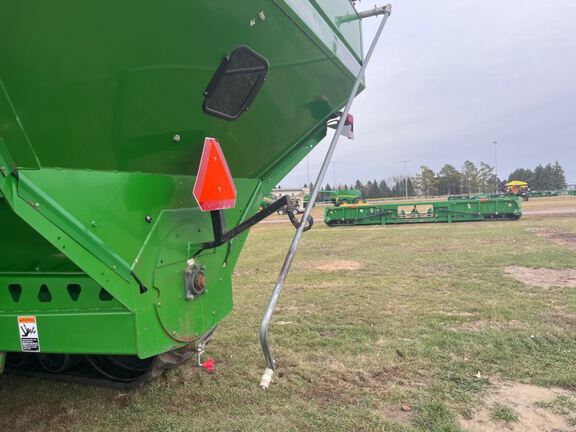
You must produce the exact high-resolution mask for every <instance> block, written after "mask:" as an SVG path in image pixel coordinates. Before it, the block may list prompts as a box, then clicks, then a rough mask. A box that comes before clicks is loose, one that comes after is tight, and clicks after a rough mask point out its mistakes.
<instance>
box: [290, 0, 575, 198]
mask: <svg viewBox="0 0 576 432" xmlns="http://www.w3.org/2000/svg"><path fill="white" fill-rule="evenodd" d="M374 3H375V2H374V1H372V2H370V1H368V0H364V1H363V2H361V3H358V4H357V5H358V9H359V10H364V9H368V8H371V7H372V6H373V5H374ZM376 3H377V4H379V5H382V4H385V3H384V2H383V1H381V0H379V1H377V2H376ZM392 6H393V11H392V16H391V18H390V19H389V20H388V24H387V25H386V28H385V29H384V33H383V35H382V38H381V40H380V44H379V46H378V47H377V49H376V51H375V53H374V56H373V57H372V61H371V63H370V64H369V66H368V71H367V74H366V81H367V89H366V90H365V91H364V92H363V93H362V94H361V95H360V96H358V97H357V98H356V100H355V102H354V105H353V106H352V110H351V112H352V114H353V115H354V119H355V125H354V128H355V134H356V140H354V141H349V140H348V139H346V138H342V139H341V140H340V142H339V144H338V149H337V150H336V153H335V155H334V159H333V160H335V161H336V163H335V165H334V166H335V171H336V182H337V183H351V182H353V181H354V180H356V179H357V178H359V179H361V180H370V179H374V178H377V179H380V178H383V177H384V178H388V177H393V176H395V175H401V174H402V173H403V171H404V168H403V165H402V164H401V163H400V161H401V160H411V162H410V163H409V164H408V171H409V173H410V174H415V173H416V172H418V171H419V169H420V166H421V165H428V166H430V167H431V168H432V169H434V170H439V169H440V168H441V167H442V165H443V164H444V163H450V164H453V165H454V166H456V167H457V168H461V167H462V163H463V162H464V161H465V160H466V159H470V160H472V161H474V162H475V163H476V164H479V163H480V161H486V162H488V163H490V164H491V165H493V164H494V145H493V144H492V142H493V141H498V146H497V148H498V171H499V175H500V177H507V176H508V174H509V173H510V172H511V171H512V170H513V169H515V168H518V167H523V168H534V167H535V166H536V165H537V164H539V163H546V162H553V161H555V160H558V161H559V162H560V163H561V164H562V166H563V167H564V169H565V171H566V176H567V180H568V182H569V183H570V182H571V183H576V148H575V147H576V0H548V1H542V0H538V1H537V0H507V1H504V2H496V1H494V2H486V1H478V0H452V1H438V0H435V1H432V0H398V1H396V2H394V3H393V5H392ZM379 19H380V18H370V19H366V20H365V21H364V42H365V50H367V48H368V47H367V45H368V44H369V43H370V41H371V38H372V36H373V34H374V33H375V31H376V28H377V26H378V20H379ZM331 135H332V132H329V137H328V138H330V137H331ZM328 138H327V139H325V140H324V141H323V142H322V143H321V144H320V145H319V146H318V147H317V148H316V149H315V150H314V151H313V152H312V153H311V155H310V156H309V167H310V180H311V181H313V180H315V179H316V174H317V172H318V170H319V168H320V164H321V161H322V158H323V156H324V153H325V152H326V150H327V148H328V144H329V139H328ZM306 181H307V163H306V160H304V161H303V162H302V163H300V165H299V166H298V167H296V168H295V169H294V171H293V172H292V173H291V174H290V175H289V176H288V177H287V178H286V179H285V180H284V181H283V182H282V183H281V184H282V186H283V187H288V186H298V187H300V186H301V185H302V184H303V183H304V182H306ZM326 182H328V183H333V169H332V167H331V168H330V170H329V172H328V175H327V178H326V180H325V182H324V183H326Z"/></svg>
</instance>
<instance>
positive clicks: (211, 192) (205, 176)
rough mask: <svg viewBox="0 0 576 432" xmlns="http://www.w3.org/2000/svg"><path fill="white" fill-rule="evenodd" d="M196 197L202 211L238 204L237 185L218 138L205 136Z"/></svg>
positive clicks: (231, 206) (196, 185)
mask: <svg viewBox="0 0 576 432" xmlns="http://www.w3.org/2000/svg"><path fill="white" fill-rule="evenodd" d="M194 197H195V198H196V201H198V205H199V206H200V209H201V210H202V211H212V210H223V209H227V208H233V207H234V206H235V205H236V185H235V184H234V180H233V179H232V175H231V174H230V169H229V168H228V164H227V163H226V159H225V158H224V153H222V148H221V147H220V143H219V142H218V140H217V139H216V138H205V139H204V149H203V150H202V158H201V159H200V167H199V168H198V175H197V176H196V183H195V184H194Z"/></svg>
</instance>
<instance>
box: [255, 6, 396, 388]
mask: <svg viewBox="0 0 576 432" xmlns="http://www.w3.org/2000/svg"><path fill="white" fill-rule="evenodd" d="M379 13H380V14H382V15H384V16H383V17H382V21H381V22H380V26H379V27H378V31H377V32H376V35H375V36H374V39H373V40H372V43H371V44H370V48H369V49H368V52H367V53H366V57H365V59H364V63H363V64H362V67H361V68H360V71H359V72H358V75H357V76H356V81H355V83H354V87H353V88H352V91H351V92H350V96H349V98H348V101H347V102H346V105H345V108H344V111H343V112H342V114H341V116H340V120H339V121H338V126H337V127H336V131H335V132H334V136H333V137H332V142H331V143H330V147H329V148H328V152H327V153H326V156H325V157H324V161H323V162H322V167H321V168H320V172H319V173H318V177H317V179H316V182H315V183H314V188H313V190H312V194H311V195H310V200H309V202H308V205H307V206H306V210H305V211H304V215H303V216H302V218H301V220H300V225H299V226H298V229H297V230H296V234H294V238H293V239H292V243H291V245H290V248H289V249H288V254H287V255H286V258H285V259H284V263H283V264H282V268H281V270H280V273H279V274H278V279H277V280H276V284H275V285H274V289H273V291H272V295H271V296H270V300H269V301H268V306H267V307H266V311H265V313H264V317H263V318H262V322H261V324H260V345H261V346H262V353H263V354H264V358H265V359H266V364H267V367H266V370H265V371H264V374H263V376H262V379H261V381H260V387H262V388H263V389H266V388H268V386H269V385H270V382H271V381H272V375H273V374H274V371H275V370H276V362H275V360H274V357H273V355H272V351H271V350H270V344H269V342H268V329H269V327H270V320H271V318H272V314H273V313H274V309H275V308H276V303H277V301H278V298H279V297H280V293H281V292H282V288H283V287H284V283H285V281H286V277H287V276H288V273H289V271H290V267H291V265H292V261H293V260H294V256H295V255H296V251H297V250H298V245H299V243H300V239H301V238H302V233H303V232H304V228H305V225H306V224H305V223H303V222H304V221H305V220H306V219H307V218H308V216H310V212H311V211H312V209H313V208H314V204H315V203H316V198H317V197H318V192H319V191H320V187H321V184H322V182H323V181H324V176H325V175H326V171H327V170H328V167H329V165H330V161H331V160H332V156H333V154H334V151H335V150H336V145H337V144H338V139H339V138H340V135H341V133H342V129H343V128H344V122H345V121H346V117H347V116H348V112H349V111H350V107H351V106H352V102H353V101H354V98H355V97H356V93H357V92H358V88H359V87H360V83H361V82H362V79H363V77H364V72H365V70H366V66H367V65H368V63H369V61H370V58H371V57H372V53H373V52H374V49H375V48H376V45H377V44H378V40H379V39H380V35H381V34H382V30H383V29H384V26H385V24H386V21H387V20H388V18H389V17H390V14H391V13H392V6H391V5H387V6H385V7H384V8H382V9H381V10H379ZM370 16H373V15H370Z"/></svg>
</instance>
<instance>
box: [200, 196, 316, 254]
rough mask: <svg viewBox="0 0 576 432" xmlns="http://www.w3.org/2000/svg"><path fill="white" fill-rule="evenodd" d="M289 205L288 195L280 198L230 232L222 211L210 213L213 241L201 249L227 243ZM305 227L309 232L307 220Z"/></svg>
mask: <svg viewBox="0 0 576 432" xmlns="http://www.w3.org/2000/svg"><path fill="white" fill-rule="evenodd" d="M291 203H292V202H291V200H290V197H289V196H288V195H284V196H283V197H282V198H280V199H278V200H276V201H274V202H273V203H272V204H270V205H269V206H268V207H266V208H265V209H262V210H260V211H259V212H258V213H256V214H255V215H254V216H252V217H249V218H248V219H246V220H245V221H244V222H242V223H241V224H240V225H237V226H236V227H234V228H232V229H231V230H230V231H226V220H225V218H224V211H223V210H213V211H211V212H210V217H211V219H212V230H213V232H214V240H213V241H211V242H207V243H204V244H203V245H202V249H213V248H216V247H218V246H221V245H223V244H224V243H227V242H229V241H230V240H232V239H233V238H234V237H236V236H238V235H240V234H242V233H243V232H244V231H246V230H248V229H250V228H252V227H253V226H254V225H256V224H257V223H258V222H261V221H262V220H264V219H266V218H267V217H268V216H270V215H272V214H274V213H276V212H277V211H278V210H280V209H281V208H282V207H288V208H290V207H291ZM288 214H289V217H290V216H293V215H290V212H288ZM290 220H291V221H292V224H293V225H294V226H295V227H296V228H297V227H298V226H299V225H300V222H298V221H297V220H295V219H293V218H290ZM296 224H297V225H296ZM306 226H307V229H306V231H307V230H309V229H310V227H311V226H312V224H311V223H310V220H309V219H308V223H307V224H306Z"/></svg>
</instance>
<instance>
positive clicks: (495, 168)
mask: <svg viewBox="0 0 576 432" xmlns="http://www.w3.org/2000/svg"><path fill="white" fill-rule="evenodd" d="M492 144H494V171H495V172H496V193H498V192H499V190H500V188H499V186H500V185H499V183H500V182H499V180H498V141H492Z"/></svg>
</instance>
